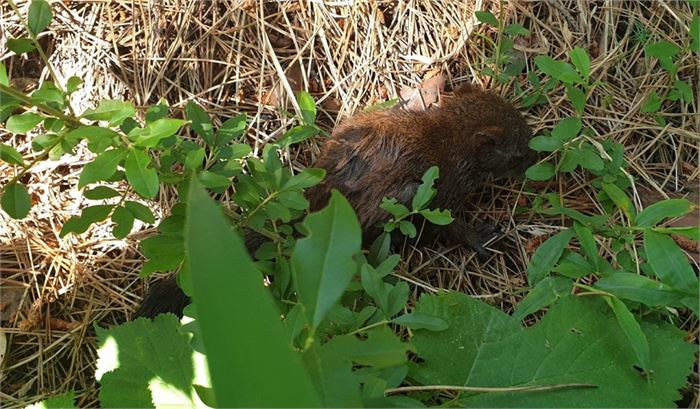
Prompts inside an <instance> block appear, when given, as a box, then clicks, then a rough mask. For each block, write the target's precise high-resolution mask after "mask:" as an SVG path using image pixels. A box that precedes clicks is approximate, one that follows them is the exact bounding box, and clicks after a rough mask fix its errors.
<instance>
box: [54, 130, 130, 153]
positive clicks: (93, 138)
mask: <svg viewBox="0 0 700 409" xmlns="http://www.w3.org/2000/svg"><path fill="white" fill-rule="evenodd" d="M82 138H86V139H87V140H88V149H90V151H91V152H94V153H102V152H104V151H105V149H107V148H109V147H110V146H113V145H116V144H117V143H118V142H119V134H118V133H116V132H114V131H113V130H111V129H109V128H103V127H101V126H81V127H78V128H76V129H73V130H72V131H70V132H68V133H67V134H66V140H74V141H79V140H80V139H82Z"/></svg>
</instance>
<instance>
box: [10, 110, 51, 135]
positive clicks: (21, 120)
mask: <svg viewBox="0 0 700 409" xmlns="http://www.w3.org/2000/svg"><path fill="white" fill-rule="evenodd" d="M43 120H44V117H42V116H41V115H37V114H35V113H34V112H25V113H23V114H20V115H13V116H11V117H10V118H8V120H7V122H6V123H5V129H7V130H8V131H9V132H12V133H16V134H24V133H27V132H28V131H31V130H32V129H34V128H35V127H36V126H37V125H39V124H40V123H41V121H43Z"/></svg>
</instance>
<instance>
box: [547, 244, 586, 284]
mask: <svg viewBox="0 0 700 409" xmlns="http://www.w3.org/2000/svg"><path fill="white" fill-rule="evenodd" d="M596 270H597V269H596V267H595V266H594V265H593V264H591V263H590V262H589V261H588V260H586V259H585V258H583V256H582V255H580V254H578V253H574V252H571V251H565V252H564V256H562V258H561V259H560V260H559V264H557V265H556V266H554V268H553V269H552V271H554V272H556V273H559V274H561V275H563V276H566V277H569V278H573V279H577V278H581V277H585V276H587V275H589V274H593V273H594V272H596Z"/></svg>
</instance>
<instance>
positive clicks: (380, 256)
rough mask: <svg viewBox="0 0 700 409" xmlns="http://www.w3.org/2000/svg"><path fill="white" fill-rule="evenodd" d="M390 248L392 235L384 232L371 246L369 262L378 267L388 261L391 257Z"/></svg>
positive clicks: (368, 256)
mask: <svg viewBox="0 0 700 409" xmlns="http://www.w3.org/2000/svg"><path fill="white" fill-rule="evenodd" d="M390 246H391V235H390V234H388V233H385V232H382V234H380V235H379V237H377V238H376V239H375V240H374V242H373V243H372V245H371V246H370V248H369V254H368V255H367V261H368V262H369V263H370V264H371V265H373V266H377V265H379V264H381V263H382V262H384V261H386V259H387V257H388V256H389V250H390Z"/></svg>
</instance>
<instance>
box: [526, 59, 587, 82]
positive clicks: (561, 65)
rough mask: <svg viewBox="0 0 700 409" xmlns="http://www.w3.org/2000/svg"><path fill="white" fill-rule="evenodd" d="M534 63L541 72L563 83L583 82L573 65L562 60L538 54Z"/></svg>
mask: <svg viewBox="0 0 700 409" xmlns="http://www.w3.org/2000/svg"><path fill="white" fill-rule="evenodd" d="M535 64H536V65H537V67H538V68H539V69H540V70H541V71H542V72H543V73H545V74H547V75H549V76H550V77H552V78H556V79H558V80H559V81H561V82H563V83H565V84H573V83H579V84H584V83H585V81H584V80H583V79H581V76H580V75H579V74H578V73H577V72H576V70H575V69H574V67H573V66H572V65H571V64H569V63H566V62H564V61H557V60H555V59H554V58H552V57H550V56H548V55H538V56H537V57H535Z"/></svg>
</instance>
